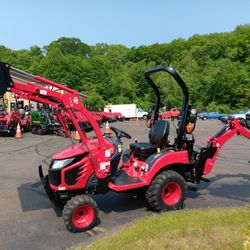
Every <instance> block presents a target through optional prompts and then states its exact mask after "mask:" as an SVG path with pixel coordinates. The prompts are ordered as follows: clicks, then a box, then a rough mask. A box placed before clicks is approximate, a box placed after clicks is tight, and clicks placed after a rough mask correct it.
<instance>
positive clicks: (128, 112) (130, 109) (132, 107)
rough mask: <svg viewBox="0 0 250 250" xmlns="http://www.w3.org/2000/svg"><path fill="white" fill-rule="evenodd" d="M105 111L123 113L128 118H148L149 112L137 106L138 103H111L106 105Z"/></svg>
mask: <svg viewBox="0 0 250 250" xmlns="http://www.w3.org/2000/svg"><path fill="white" fill-rule="evenodd" d="M104 111H105V112H107V113H116V112H119V113H121V114H122V115H123V116H124V117H125V118H126V119H130V118H137V117H138V118H140V119H141V118H142V119H144V120H146V119H147V112H144V110H143V109H141V108H137V107H136V104H134V103H133V104H115V105H114V104H109V105H106V106H105V107H104Z"/></svg>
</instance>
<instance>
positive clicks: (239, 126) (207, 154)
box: [195, 120, 250, 183]
mask: <svg viewBox="0 0 250 250" xmlns="http://www.w3.org/2000/svg"><path fill="white" fill-rule="evenodd" d="M235 134H237V135H241V136H244V137H246V138H248V139H250V126H249V125H247V123H246V122H242V121H240V120H232V121H231V122H230V123H229V124H227V125H226V126H225V127H223V128H222V129H221V130H220V131H219V132H218V133H217V134H215V135H214V136H213V137H210V138H208V140H207V146H206V147H205V148H202V149H201V152H200V154H199V159H198V161H197V164H196V167H195V168H196V181H197V182H198V183H199V181H200V179H201V177H202V175H207V174H209V173H210V172H211V171H212V169H213V166H214V164H215V161H216V158H217V156H218V154H219V152H220V150H221V148H222V147H223V145H224V144H225V143H226V142H227V141H228V140H230V139H231V138H232V137H233V136H234V135H235Z"/></svg>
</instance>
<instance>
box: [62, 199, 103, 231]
mask: <svg viewBox="0 0 250 250" xmlns="http://www.w3.org/2000/svg"><path fill="white" fill-rule="evenodd" d="M97 217H98V207H97V204H96V202H95V201H94V199H92V198H91V197H90V196H88V195H77V196H74V197H72V198H71V199H70V200H68V201H67V203H66V205H65V206H64V208H63V219H64V223H65V225H66V228H67V229H68V230H69V231H70V232H72V233H76V232H83V231H86V230H89V229H91V228H92V227H94V225H95V224H96V221H97Z"/></svg>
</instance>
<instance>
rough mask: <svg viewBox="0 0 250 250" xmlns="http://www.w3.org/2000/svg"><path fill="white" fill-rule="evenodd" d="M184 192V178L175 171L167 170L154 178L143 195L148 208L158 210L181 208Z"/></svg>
mask: <svg viewBox="0 0 250 250" xmlns="http://www.w3.org/2000/svg"><path fill="white" fill-rule="evenodd" d="M186 192H187V186H186V182H185V180H184V178H183V177H182V176H181V175H180V174H179V173H177V172H176V171H173V170H167V171H164V172H161V173H160V174H158V175H157V176H156V177H155V178H154V180H153V181H152V183H151V185H150V186H149V188H148V190H147V191H146V195H145V196H146V200H147V202H148V204H149V206H150V208H152V209H153V210H155V211H157V212H160V211H167V210H177V209H182V208H183V207H184V201H185V199H186Z"/></svg>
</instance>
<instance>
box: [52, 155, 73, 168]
mask: <svg viewBox="0 0 250 250" xmlns="http://www.w3.org/2000/svg"><path fill="white" fill-rule="evenodd" d="M74 159H75V157H73V158H68V159H64V160H54V161H53V164H52V166H51V169H62V168H64V167H66V166H67V165H69V164H70V163H71V162H72V161H73V160H74Z"/></svg>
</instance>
